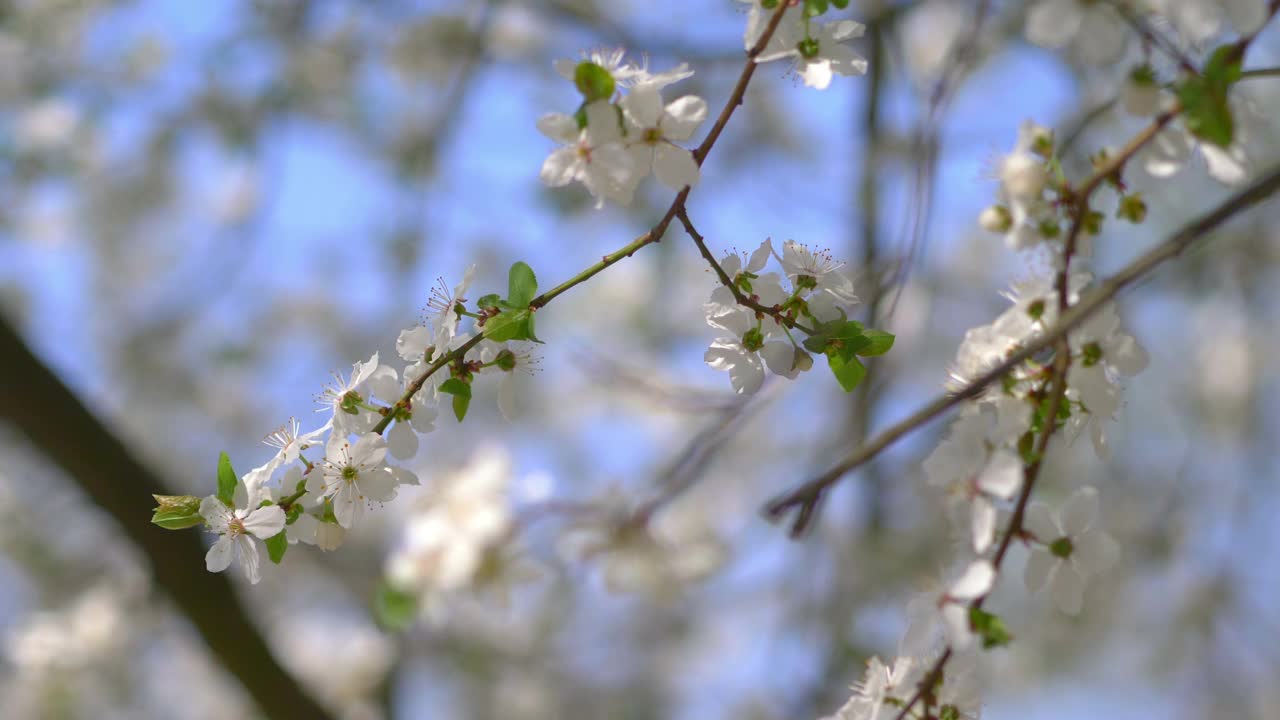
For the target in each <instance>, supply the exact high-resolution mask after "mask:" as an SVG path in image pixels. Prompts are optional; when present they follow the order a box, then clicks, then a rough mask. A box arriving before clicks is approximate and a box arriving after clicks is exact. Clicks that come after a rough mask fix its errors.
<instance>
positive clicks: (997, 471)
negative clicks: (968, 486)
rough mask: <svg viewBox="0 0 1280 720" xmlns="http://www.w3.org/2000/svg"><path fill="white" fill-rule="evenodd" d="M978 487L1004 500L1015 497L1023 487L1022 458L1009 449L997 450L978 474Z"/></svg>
mask: <svg viewBox="0 0 1280 720" xmlns="http://www.w3.org/2000/svg"><path fill="white" fill-rule="evenodd" d="M978 487H979V488H980V489H981V490H982V491H983V492H985V493H987V494H989V495H994V496H995V497H998V498H1001V499H1003V500H1011V499H1013V496H1014V495H1017V494H1018V491H1019V490H1021V489H1022V460H1021V459H1019V458H1018V456H1017V455H1014V454H1013V453H1012V452H1009V451H1008V450H1003V449H1002V450H997V451H996V452H995V453H993V454H992V456H991V460H990V461H989V462H988V463H987V467H986V469H985V470H983V471H982V474H981V475H979V476H978Z"/></svg>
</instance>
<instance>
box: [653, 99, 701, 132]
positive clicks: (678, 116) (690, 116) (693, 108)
mask: <svg viewBox="0 0 1280 720" xmlns="http://www.w3.org/2000/svg"><path fill="white" fill-rule="evenodd" d="M706 119H707V101H706V100H703V99H702V98H700V97H698V96H697V95H685V96H684V97H681V98H677V99H676V100H673V101H672V102H671V103H670V104H669V105H667V107H666V114H665V115H664V116H663V117H662V120H661V123H662V135H663V137H665V138H666V139H668V140H688V139H689V138H691V137H693V133H694V131H696V130H697V129H698V126H699V125H701V124H702V121H704V120H706Z"/></svg>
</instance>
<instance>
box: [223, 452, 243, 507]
mask: <svg viewBox="0 0 1280 720" xmlns="http://www.w3.org/2000/svg"><path fill="white" fill-rule="evenodd" d="M239 482H240V479H239V478H237V477H236V471H235V470H233V469H231V458H230V457H228V456H227V454H226V453H225V452H224V453H221V454H220V455H218V499H219V500H221V501H222V504H223V505H226V506H227V507H232V506H234V504H235V495H236V485H237V484H238V483H239Z"/></svg>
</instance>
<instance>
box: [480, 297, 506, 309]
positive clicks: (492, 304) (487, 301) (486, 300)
mask: <svg viewBox="0 0 1280 720" xmlns="http://www.w3.org/2000/svg"><path fill="white" fill-rule="evenodd" d="M501 301H502V298H501V297H498V293H489V294H488V295H481V296H480V299H479V300H477V301H476V307H479V308H480V309H481V310H492V309H493V308H496V307H498V303H499V302H501Z"/></svg>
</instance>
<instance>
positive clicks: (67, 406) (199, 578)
mask: <svg viewBox="0 0 1280 720" xmlns="http://www.w3.org/2000/svg"><path fill="white" fill-rule="evenodd" d="M0 375H3V377H5V378H8V380H7V381H6V384H5V387H4V389H3V391H0V420H3V421H5V422H8V423H10V424H12V425H13V426H14V427H15V428H16V429H17V430H18V431H19V432H20V433H21V434H22V435H23V436H25V437H26V438H27V439H28V440H30V442H31V444H32V446H34V447H35V448H37V449H38V450H40V452H42V453H43V454H44V455H45V456H46V457H48V458H49V460H50V461H52V462H53V463H55V464H56V465H58V466H59V467H60V468H61V469H62V470H63V471H64V472H65V473H66V474H67V476H68V477H70V478H71V479H72V480H74V481H75V482H76V483H77V484H78V485H79V486H80V488H81V489H82V490H84V492H85V494H87V495H88V496H89V498H90V499H91V500H92V501H93V502H94V503H95V504H97V506H98V507H100V508H102V509H103V510H105V511H106V512H107V513H109V514H110V515H111V516H112V518H114V519H115V521H116V522H117V523H119V527H120V530H122V531H123V533H124V535H125V536H126V537H128V538H129V539H130V540H132V541H133V543H134V544H135V545H137V547H138V548H139V549H140V550H141V551H142V552H143V554H144V555H145V556H146V558H147V560H148V562H149V564H150V569H151V572H152V575H153V576H154V577H155V579H156V581H157V582H158V583H159V585H160V587H162V588H164V591H165V592H166V593H167V594H168V595H169V597H170V598H171V599H172V600H173V601H174V603H175V604H176V605H177V607H178V609H179V610H181V611H182V612H183V613H184V614H185V615H186V616H187V618H188V619H189V620H190V621H191V624H192V625H194V626H195V628H196V630H197V631H199V633H200V635H201V636H202V637H203V638H204V641H205V643H206V644H208V646H209V649H210V650H211V651H213V654H214V656H215V657H217V659H218V660H219V662H221V663H222V665H223V666H224V667H225V668H226V669H227V670H228V671H229V672H230V673H231V674H232V675H234V676H236V678H238V679H239V680H240V682H241V684H243V685H244V688H245V690H247V691H248V692H249V694H250V695H251V696H252V697H253V699H254V700H255V701H256V702H257V704H258V706H259V707H260V708H261V709H262V712H263V713H265V714H266V715H267V716H268V717H272V718H299V717H305V718H317V719H319V720H323V719H324V718H328V717H329V714H328V713H327V712H326V711H325V710H324V709H323V708H321V707H320V706H319V705H318V704H316V701H315V700H313V699H312V698H311V697H310V696H308V695H307V694H306V693H305V692H304V691H303V690H302V688H301V687H300V686H299V685H298V683H297V681H295V680H294V679H293V678H292V677H291V676H290V675H289V674H288V673H287V672H285V670H284V669H283V668H282V667H281V666H280V665H279V664H278V663H277V662H276V661H275V659H274V658H273V657H272V655H271V652H270V650H269V649H268V647H267V644H266V641H265V640H264V639H263V637H262V635H261V634H259V632H258V629H257V628H256V627H254V625H253V623H252V622H250V620H249V616H248V614H247V613H246V611H245V607H244V605H242V604H241V602H240V600H239V598H237V597H236V594H235V592H234V591H233V590H232V588H231V583H230V582H229V581H228V580H227V576H226V575H221V574H214V573H210V572H206V571H205V567H204V565H205V563H204V554H205V549H204V546H203V545H202V544H201V543H200V539H199V535H198V534H196V533H174V532H168V531H165V530H161V529H159V528H157V527H156V526H154V525H152V524H151V507H152V506H153V505H154V504H155V503H154V502H152V498H151V495H152V494H155V493H160V494H164V493H168V492H170V488H167V487H165V486H164V484H163V483H162V482H161V481H160V478H159V477H157V476H156V474H155V473H153V472H152V471H151V470H150V469H148V468H147V467H145V466H144V465H143V464H142V462H141V461H139V460H138V459H137V458H136V457H135V456H134V455H133V453H131V452H130V451H129V449H128V448H126V447H125V445H124V443H123V442H121V441H120V439H119V438H117V437H116V436H115V435H114V434H113V433H112V432H111V431H110V430H109V429H108V428H107V426H106V425H104V424H103V422H102V421H101V420H99V419H98V418H97V417H96V416H95V415H94V414H93V413H92V412H91V411H90V410H89V409H88V408H87V407H86V406H85V405H84V403H82V402H81V401H80V399H79V398H77V397H76V395H75V394H74V393H73V392H72V391H71V390H70V389H69V388H68V387H67V386H66V385H65V384H63V382H62V381H61V380H59V379H58V377H57V376H56V375H55V374H54V373H53V371H52V370H51V369H50V368H49V367H48V366H46V365H45V364H44V363H43V362H42V361H41V360H40V359H39V358H37V357H36V356H35V355H34V354H33V353H32V352H31V350H30V348H28V347H27V345H26V343H25V342H24V341H23V339H22V337H21V335H20V334H19V333H18V331H17V329H16V328H15V327H14V326H13V325H11V324H10V323H9V322H8V321H7V320H6V319H5V318H3V317H0Z"/></svg>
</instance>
